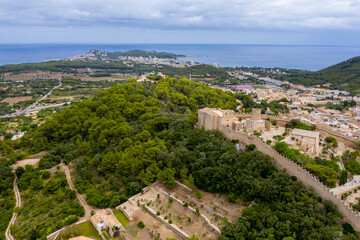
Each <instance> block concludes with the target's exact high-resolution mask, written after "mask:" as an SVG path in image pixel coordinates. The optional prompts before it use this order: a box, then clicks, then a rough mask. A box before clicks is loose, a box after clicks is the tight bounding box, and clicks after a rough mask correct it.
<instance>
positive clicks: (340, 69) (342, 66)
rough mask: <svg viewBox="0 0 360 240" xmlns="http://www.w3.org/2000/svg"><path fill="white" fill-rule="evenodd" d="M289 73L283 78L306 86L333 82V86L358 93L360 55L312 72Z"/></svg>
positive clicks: (295, 71) (291, 71)
mask: <svg viewBox="0 0 360 240" xmlns="http://www.w3.org/2000/svg"><path fill="white" fill-rule="evenodd" d="M289 73H290V74H289V75H283V76H282V79H283V80H288V81H290V82H292V83H297V84H303V85H305V86H313V85H323V84H326V83H331V86H332V87H333V88H336V89H339V90H346V91H350V92H352V93H358V92H359V89H360V84H359V79H360V57H354V58H351V59H348V60H346V61H343V62H341V63H338V64H335V65H333V66H330V67H328V68H325V69H322V70H319V71H316V72H311V71H303V70H289Z"/></svg>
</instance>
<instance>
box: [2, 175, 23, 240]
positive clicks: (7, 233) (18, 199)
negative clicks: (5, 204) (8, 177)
mask: <svg viewBox="0 0 360 240" xmlns="http://www.w3.org/2000/svg"><path fill="white" fill-rule="evenodd" d="M16 179H17V177H16V176H15V179H14V192H15V198H16V205H15V207H21V196H20V192H19V189H18V186H17V183H16ZM17 216H18V214H17V213H15V212H14V213H13V215H12V218H11V220H10V222H9V225H8V227H7V228H6V231H5V237H6V239H7V240H15V238H14V237H13V236H12V235H11V233H10V226H11V225H12V224H14V223H15V220H16V218H17Z"/></svg>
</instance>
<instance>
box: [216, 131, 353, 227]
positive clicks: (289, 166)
mask: <svg viewBox="0 0 360 240" xmlns="http://www.w3.org/2000/svg"><path fill="white" fill-rule="evenodd" d="M219 131H220V132H221V133H223V134H224V136H225V137H227V138H229V139H237V140H239V141H241V142H243V143H245V144H247V145H249V144H255V145H256V149H257V150H258V151H260V152H262V153H264V154H266V155H269V156H270V157H272V158H273V159H274V161H273V162H274V164H275V165H276V166H277V167H278V168H280V169H285V170H286V172H287V173H288V174H290V175H293V176H295V177H297V179H298V180H299V181H302V182H303V183H304V184H305V185H307V186H310V187H312V188H313V189H314V190H315V191H316V192H317V193H318V194H319V196H320V197H322V198H323V199H328V200H331V201H332V202H333V203H334V204H335V205H336V206H337V207H338V209H339V212H340V213H341V214H342V215H343V217H344V219H345V220H346V221H347V222H349V223H351V224H352V225H353V227H354V229H356V230H357V231H360V215H359V213H358V212H356V211H354V210H353V209H352V208H351V207H350V206H348V205H347V204H346V203H345V202H344V201H342V200H341V199H340V198H339V197H338V196H337V195H336V194H334V193H333V192H331V191H330V189H329V188H328V187H327V186H325V185H324V184H323V183H322V182H320V181H319V180H318V178H317V177H315V176H314V175H312V174H311V173H310V172H308V171H307V170H306V169H304V168H302V167H301V166H300V165H298V164H296V163H294V162H293V161H291V160H289V159H287V158H286V157H284V156H282V155H281V154H279V153H278V152H277V151H276V150H274V149H273V148H272V147H271V146H269V145H267V144H266V143H265V142H262V141H261V140H260V139H258V138H257V137H254V136H249V135H248V133H242V132H235V131H232V130H231V129H230V128H229V127H227V126H223V125H222V126H220V129H219Z"/></svg>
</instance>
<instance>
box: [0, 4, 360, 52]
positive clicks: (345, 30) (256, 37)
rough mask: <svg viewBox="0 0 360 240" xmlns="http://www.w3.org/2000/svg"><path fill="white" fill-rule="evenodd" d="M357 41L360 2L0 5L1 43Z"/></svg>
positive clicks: (278, 42)
mask: <svg viewBox="0 0 360 240" xmlns="http://www.w3.org/2000/svg"><path fill="white" fill-rule="evenodd" d="M359 40H360V0H181V1H180V0H32V1H29V0H0V43H240V44H241V43H243V44H250V43H252V44H314V45H360V41H359Z"/></svg>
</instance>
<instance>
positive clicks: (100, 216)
mask: <svg viewBox="0 0 360 240" xmlns="http://www.w3.org/2000/svg"><path fill="white" fill-rule="evenodd" d="M90 221H91V223H92V224H93V225H94V227H95V228H96V230H97V231H98V232H99V233H101V232H102V231H104V230H109V234H110V236H111V237H117V236H119V234H120V230H121V229H123V226H122V225H121V223H120V222H119V220H118V219H117V218H116V217H115V215H114V213H113V212H112V211H111V209H102V210H100V211H98V212H96V213H95V214H94V215H93V216H92V217H91V218H90Z"/></svg>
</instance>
